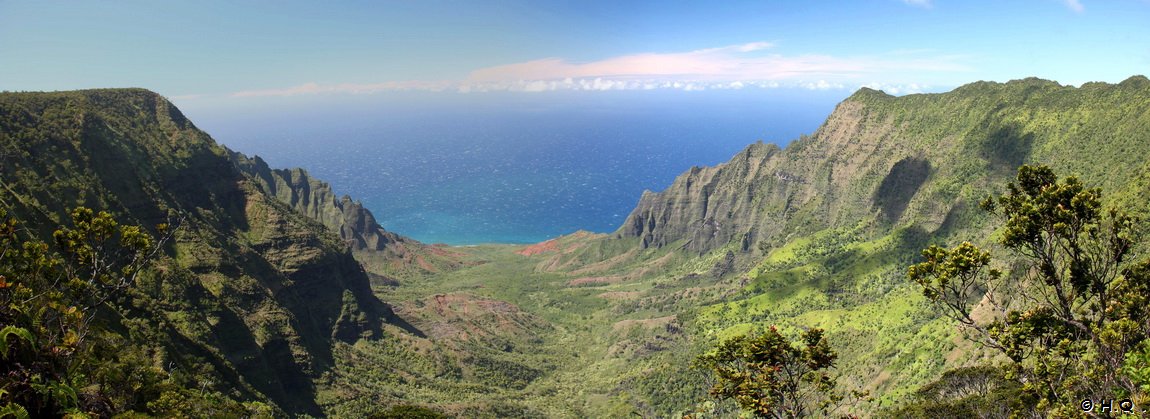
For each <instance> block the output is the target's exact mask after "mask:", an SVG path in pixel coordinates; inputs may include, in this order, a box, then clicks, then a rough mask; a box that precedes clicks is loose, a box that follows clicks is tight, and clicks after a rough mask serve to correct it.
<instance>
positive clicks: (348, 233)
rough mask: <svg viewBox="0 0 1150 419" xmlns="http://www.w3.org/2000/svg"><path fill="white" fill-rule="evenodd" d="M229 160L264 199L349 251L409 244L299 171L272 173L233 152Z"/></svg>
mask: <svg viewBox="0 0 1150 419" xmlns="http://www.w3.org/2000/svg"><path fill="white" fill-rule="evenodd" d="M229 156H230V157H231V159H232V161H233V162H235V164H236V166H237V167H238V168H239V169H240V171H242V172H243V173H245V174H247V175H248V176H251V177H252V178H253V180H255V181H257V182H258V184H259V186H260V187H261V188H262V189H263V190H264V191H265V193H267V195H268V196H271V197H273V198H275V199H277V200H279V201H280V202H283V203H285V204H287V205H288V206H289V207H291V208H292V209H294V210H295V211H296V212H299V213H301V214H303V215H306V216H307V217H308V218H311V219H313V220H316V221H319V222H320V223H321V224H323V225H325V226H327V227H328V228H329V229H331V230H332V231H335V232H338V233H339V236H340V238H342V239H343V240H344V241H345V242H347V244H348V245H349V246H350V247H351V249H352V250H357V251H359V250H374V251H381V250H384V249H385V248H386V247H387V246H388V245H390V244H393V243H399V242H408V243H412V242H413V241H412V240H410V239H407V238H404V237H401V236H399V235H398V234H395V233H391V232H388V231H386V230H384V229H383V227H380V226H379V223H377V222H376V221H375V216H373V215H372V214H371V211H368V210H367V209H365V208H364V207H363V205H361V204H360V203H359V202H356V201H352V200H351V197H349V196H347V195H344V196H343V197H336V195H335V193H333V192H332V190H331V186H330V185H328V184H327V183H325V182H321V181H319V180H316V179H313V178H312V177H311V176H309V175H308V174H307V172H306V171H304V170H303V169H300V168H294V169H272V168H270V167H268V165H267V163H266V162H264V160H263V159H261V158H260V157H259V156H256V157H252V158H248V157H247V156H245V155H243V154H241V153H236V152H229Z"/></svg>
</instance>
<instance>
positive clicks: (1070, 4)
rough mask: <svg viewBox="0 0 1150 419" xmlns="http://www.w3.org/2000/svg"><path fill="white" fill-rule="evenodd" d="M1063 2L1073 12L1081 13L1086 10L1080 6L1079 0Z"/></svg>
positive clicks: (1064, 0)
mask: <svg viewBox="0 0 1150 419" xmlns="http://www.w3.org/2000/svg"><path fill="white" fill-rule="evenodd" d="M1063 3H1064V4H1066V7H1067V8H1069V9H1070V10H1073V11H1074V12H1075V13H1082V12H1083V11H1085V10H1086V8H1085V7H1083V6H1082V2H1081V1H1079V0H1063Z"/></svg>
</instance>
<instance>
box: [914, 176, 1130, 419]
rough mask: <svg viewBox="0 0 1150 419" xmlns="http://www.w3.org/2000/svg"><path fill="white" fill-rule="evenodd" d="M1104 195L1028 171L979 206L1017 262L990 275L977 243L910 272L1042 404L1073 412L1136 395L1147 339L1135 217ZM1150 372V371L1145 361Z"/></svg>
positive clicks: (935, 254) (942, 252) (933, 255)
mask: <svg viewBox="0 0 1150 419" xmlns="http://www.w3.org/2000/svg"><path fill="white" fill-rule="evenodd" d="M1101 200H1102V192H1101V190H1099V189H1096V188H1095V189H1089V188H1086V187H1085V186H1084V185H1083V184H1082V182H1081V181H1079V180H1078V179H1077V178H1075V177H1073V176H1071V177H1067V178H1066V179H1064V180H1063V181H1061V182H1059V181H1058V178H1057V176H1056V175H1055V174H1054V172H1053V171H1052V170H1051V169H1050V168H1048V167H1045V166H1022V167H1020V168H1019V169H1018V177H1017V183H1010V184H1008V185H1007V193H1006V194H1004V195H1001V196H998V197H988V198H987V199H986V200H984V201H983V202H982V207H983V209H985V210H986V211H988V212H990V213H991V214H994V215H997V216H999V217H1001V218H1002V219H1003V220H1004V224H1003V231H1002V237H1001V244H1002V245H1003V246H1005V247H1006V248H1008V249H1011V250H1013V251H1014V252H1015V254H1016V255H1017V256H1019V257H1020V258H1019V259H1020V263H1018V264H1016V266H1014V268H1013V269H1012V272H1013V275H1006V274H1004V272H1003V271H1002V270H999V269H995V268H991V265H992V260H991V257H990V253H989V252H986V251H983V250H981V249H979V248H978V247H976V246H974V245H972V244H970V243H962V244H960V245H958V246H957V247H955V248H953V249H950V250H947V249H943V248H939V247H937V246H931V247H929V248H927V249H926V250H924V251H923V256H924V257H925V258H926V261H925V262H923V263H920V264H917V265H914V266H912V267H910V269H909V271H908V276H909V277H910V279H911V280H912V281H914V282H916V283H917V284H919V285H920V286H922V287H923V294H924V295H925V296H926V297H927V298H928V299H930V300H931V301H934V302H935V303H937V304H938V306H939V307H940V308H942V311H943V312H944V314H946V315H947V316H948V317H950V318H952V319H954V320H956V321H958V322H959V324H961V325H962V326H963V327H964V328H966V329H967V330H971V331H974V332H976V334H977V335H978V336H979V339H978V340H979V341H981V342H983V343H984V344H986V345H987V346H989V347H991V348H994V349H997V350H999V351H1001V352H1002V353H1003V354H1005V355H1006V356H1007V357H1008V358H1009V359H1010V360H1011V361H1013V366H1014V370H1015V377H1014V378H1015V379H1017V380H1019V381H1020V382H1021V383H1022V384H1023V391H1024V392H1025V393H1027V394H1028V395H1030V396H1032V397H1033V399H1034V400H1035V402H1036V405H1037V407H1038V408H1040V409H1042V410H1048V411H1050V412H1053V413H1057V412H1058V411H1059V410H1065V411H1067V412H1069V411H1070V410H1069V409H1073V408H1076V407H1077V404H1076V403H1077V402H1081V400H1082V399H1084V398H1093V399H1095V400H1097V399H1100V398H1113V397H1141V395H1143V394H1144V393H1143V392H1142V390H1141V387H1142V386H1143V385H1145V383H1144V382H1143V381H1144V380H1136V379H1132V378H1131V375H1130V374H1128V373H1125V372H1124V371H1129V370H1132V369H1134V370H1137V369H1138V368H1141V366H1142V364H1143V363H1145V359H1146V357H1138V356H1133V355H1136V353H1134V352H1133V351H1134V350H1135V349H1136V348H1143V346H1140V345H1143V344H1144V342H1145V341H1146V337H1147V333H1148V332H1150V261H1143V262H1140V263H1130V262H1129V261H1128V260H1127V259H1128V257H1129V256H1130V255H1131V250H1132V248H1133V246H1134V245H1135V243H1136V240H1135V239H1136V237H1135V236H1136V234H1135V225H1136V222H1137V220H1135V219H1134V218H1133V217H1131V216H1129V215H1127V214H1126V213H1124V212H1123V211H1120V210H1117V209H1112V210H1109V211H1107V212H1106V215H1105V216H1104V215H1103V212H1102V204H1101ZM1146 365H1150V364H1146Z"/></svg>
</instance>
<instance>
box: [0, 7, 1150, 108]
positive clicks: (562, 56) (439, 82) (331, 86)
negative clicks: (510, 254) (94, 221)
mask: <svg viewBox="0 0 1150 419" xmlns="http://www.w3.org/2000/svg"><path fill="white" fill-rule="evenodd" d="M717 3H721V4H703V3H702V2H692V1H667V2H631V1H601V2H600V1H563V2H550V1H539V0H525V1H492V2H450V1H436V0H419V1H362V2H359V1H346V2H290V1H277V2H270V1H253V2H232V1H204V2H157V1H122V2H72V1H67V2H57V1H36V2H33V1H12V0H0V90H62V89H76V88H92V87H125V86H136V87H145V88H149V89H152V90H155V91H157V92H160V93H161V94H164V95H166V96H168V97H170V98H173V99H174V100H176V102H177V103H181V104H182V103H187V102H192V103H196V102H200V103H222V102H225V101H229V100H231V101H242V100H245V98H253V97H257V98H258V97H264V98H268V97H271V98H275V97H289V96H300V97H320V96H339V95H348V94H360V95H362V94H373V95H386V94H389V93H392V92H397V91H410V90H414V91H422V90H429V91H441V92H467V93H472V94H475V93H478V92H483V91H516V92H519V91H522V92H534V91H546V90H643V89H662V90H682V91H689V90H701V89H712V90H713V89H753V88H760V89H769V88H775V87H799V88H808V89H824V90H825V89H831V90H834V89H841V90H844V91H853V90H854V89H857V88H858V87H859V86H864V85H866V86H872V87H880V88H884V89H885V90H887V91H888V92H892V93H896V94H897V93H912V92H917V91H938V90H942V89H948V88H951V87H954V86H957V85H960V84H964V83H968V82H971V81H976V80H995V81H1006V80H1010V79H1015V78H1022V77H1028V76H1038V77H1043V78H1049V79H1054V80H1056V81H1059V82H1062V83H1065V84H1080V83H1083V82H1087V81H1108V82H1117V81H1121V80H1122V79H1125V78H1126V77H1129V76H1131V75H1134V74H1147V73H1150V42H1148V40H1150V0H1107V1H1090V0H1031V1H1011V0H1002V1H968V0H913V1H912V0H875V1H826V2H819V1H801V2H800V1H745V2H737V1H731V2H717Z"/></svg>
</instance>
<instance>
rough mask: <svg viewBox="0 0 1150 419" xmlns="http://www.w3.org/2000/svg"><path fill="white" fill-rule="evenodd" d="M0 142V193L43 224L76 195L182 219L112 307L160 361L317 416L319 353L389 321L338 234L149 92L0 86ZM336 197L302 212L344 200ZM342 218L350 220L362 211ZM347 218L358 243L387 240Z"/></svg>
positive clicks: (79, 201)
mask: <svg viewBox="0 0 1150 419" xmlns="http://www.w3.org/2000/svg"><path fill="white" fill-rule="evenodd" d="M0 145H2V147H0V150H3V151H2V152H0V181H2V183H3V185H2V188H0V205H4V206H5V207H8V208H9V209H10V212H11V213H14V214H17V215H19V216H20V217H21V218H23V219H24V220H26V222H25V223H26V225H32V226H38V228H40V229H41V230H42V231H41V233H46V232H48V231H49V230H50V229H51V228H52V226H55V225H60V224H62V221H64V220H65V214H66V211H67V210H68V209H70V208H71V207H73V206H77V205H84V206H88V207H91V208H95V209H100V210H107V211H109V212H111V213H112V214H113V215H114V216H115V217H116V218H117V219H118V220H119V221H120V222H121V223H126V224H141V225H144V226H147V227H150V226H155V225H156V224H158V223H162V222H167V221H169V220H170V219H173V218H179V219H182V222H181V225H180V226H179V230H178V233H177V235H176V237H175V240H174V242H173V243H172V244H171V246H169V248H168V249H167V251H166V256H165V257H164V258H162V260H160V261H159V263H158V265H159V266H158V269H157V270H156V272H154V273H153V274H151V275H149V276H147V277H146V278H143V279H141V280H140V282H139V283H138V284H137V286H136V287H135V289H133V290H132V298H131V302H130V303H129V304H127V305H125V306H124V307H122V310H123V311H124V313H125V315H126V316H127V318H130V319H134V320H133V323H131V324H139V325H140V326H139V327H142V328H146V329H148V330H157V331H159V332H158V333H161V334H163V335H164V336H166V340H164V341H147V342H140V343H141V344H143V345H153V346H156V347H157V350H159V352H158V353H159V354H160V355H157V356H158V357H159V358H162V359H157V360H156V362H157V363H158V365H166V366H168V365H170V366H171V367H172V368H174V369H176V370H181V369H182V370H184V371H200V372H202V373H206V374H210V375H214V376H215V377H216V379H215V380H214V381H213V382H214V383H216V384H215V387H217V388H218V389H220V390H221V391H224V392H225V393H229V394H234V395H236V396H237V397H240V398H241V399H243V398H256V399H263V398H267V399H270V400H272V401H274V402H276V403H277V405H279V406H281V407H282V408H284V409H285V410H287V411H288V412H296V413H310V414H318V413H320V411H319V408H318V406H316V404H315V402H314V389H313V387H312V384H311V383H312V379H313V378H314V377H316V376H317V375H318V374H319V373H321V372H322V371H324V370H326V369H327V368H329V367H330V365H331V364H332V359H331V345H332V342H333V340H336V339H338V340H344V341H348V342H351V341H354V340H357V339H360V338H376V337H379V336H380V329H381V326H382V325H383V323H385V322H386V321H387V320H389V319H393V318H394V315H393V314H392V312H391V310H390V308H389V307H388V306H387V305H385V304H384V303H382V302H380V301H379V300H378V299H377V298H376V297H375V296H374V295H373V294H372V292H371V289H370V284H369V278H368V275H367V274H366V273H365V271H364V270H363V268H362V267H361V266H360V264H359V263H357V261H356V260H355V259H354V258H353V257H352V254H351V253H350V252H349V251H348V250H347V247H346V245H345V243H344V241H343V240H341V239H340V238H339V237H337V236H336V235H335V234H332V233H331V232H329V231H328V230H327V227H325V225H323V224H320V223H319V222H316V221H313V220H312V219H310V218H308V217H305V216H303V215H302V214H299V213H297V212H296V211H295V210H294V209H293V208H291V207H288V206H286V205H283V204H282V203H280V201H279V200H278V199H276V197H275V196H274V195H270V194H269V193H267V191H268V189H267V188H264V185H263V184H262V182H257V181H253V180H252V179H251V178H249V177H248V176H245V175H244V174H243V173H241V172H240V171H239V170H238V169H237V167H236V166H235V165H234V164H233V162H232V161H231V160H230V158H229V154H228V152H227V151H226V150H225V149H224V148H223V147H221V146H219V145H218V144H216V143H215V142H214V141H212V139H211V138H210V137H209V136H208V135H207V134H205V133H203V132H201V131H199V130H198V129H196V128H195V126H193V125H192V123H191V122H189V121H188V120H187V119H186V118H184V116H183V115H182V114H181V113H180V112H179V110H178V109H176V108H175V107H174V106H173V105H172V104H171V103H169V102H168V101H166V100H165V99H163V98H162V97H160V96H159V95H157V94H155V93H152V92H148V91H145V90H141V89H109V90H90V91H79V92H60V93H5V94H0ZM283 190H285V191H286V189H283ZM321 198H322V197H321V196H317V195H316V194H312V195H307V194H302V195H300V196H299V199H303V200H313V201H314V200H317V199H321ZM342 205H343V206H342V207H339V208H337V211H336V212H334V213H333V212H327V213H317V214H316V215H315V216H313V217H315V218H316V219H319V220H325V219H332V218H339V217H340V216H342V213H339V212H338V210H339V209H341V208H346V209H347V210H348V211H350V212H352V213H355V212H356V208H357V206H356V205H353V204H350V203H348V202H347V201H346V200H345V201H343V202H342ZM305 207H306V208H315V209H319V208H322V207H323V206H321V205H315V204H313V205H311V206H310V207H308V206H306V205H305ZM353 215H354V214H353ZM324 217H327V218H324ZM367 217H370V215H368V216H367ZM344 219H345V220H348V221H347V222H346V223H345V224H346V225H347V229H348V230H355V227H357V225H356V223H359V224H366V223H369V219H368V218H366V217H363V216H359V217H358V218H357V217H355V216H352V217H344ZM356 231H358V232H360V233H358V234H359V235H358V236H353V237H356V238H357V239H358V240H359V241H360V242H362V243H359V242H357V243H359V244H360V245H361V246H364V247H365V248H371V247H372V246H381V245H384V244H386V243H387V240H391V239H390V238H389V237H388V236H386V234H384V233H381V232H377V233H378V234H375V235H372V234H371V231H370V229H368V230H356ZM132 333H135V332H132Z"/></svg>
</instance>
